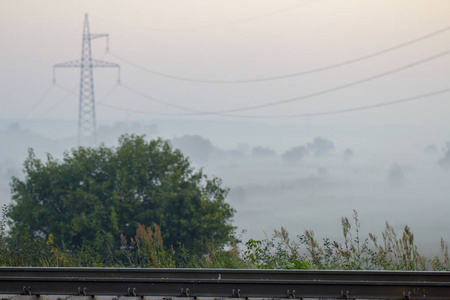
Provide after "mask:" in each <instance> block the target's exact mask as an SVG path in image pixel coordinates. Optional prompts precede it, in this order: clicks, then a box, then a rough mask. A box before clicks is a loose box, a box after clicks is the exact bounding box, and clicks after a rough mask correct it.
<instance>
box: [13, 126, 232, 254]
mask: <svg viewBox="0 0 450 300" xmlns="http://www.w3.org/2000/svg"><path fill="white" fill-rule="evenodd" d="M24 173H25V179H24V180H20V179H18V178H13V181H12V184H11V188H12V198H13V204H12V205H11V208H10V211H9V217H10V218H11V220H12V224H11V227H12V233H13V236H14V232H19V231H20V232H24V231H25V232H28V233H29V234H30V235H31V236H35V237H40V238H42V239H43V240H46V239H48V237H49V236H50V235H53V236H54V239H55V241H56V242H57V243H61V242H63V243H65V245H66V246H67V247H68V248H69V249H77V247H80V245H88V246H91V247H94V248H95V249H98V251H100V252H104V253H107V251H111V249H118V247H119V245H120V235H121V234H124V235H125V236H133V235H134V233H135V232H136V229H137V228H138V223H140V224H146V225H151V224H157V226H159V227H160V228H161V234H162V238H163V240H164V244H165V245H167V246H168V247H170V246H174V247H177V246H178V245H182V246H183V247H184V248H186V249H189V250H193V251H194V252H198V251H200V250H199V249H200V248H201V243H202V241H206V240H208V241H214V242H215V243H216V244H217V245H223V244H224V243H226V242H227V241H228V238H229V234H230V232H231V231H232V230H233V226H232V225H231V224H230V220H231V218H232V217H233V214H234V210H233V209H232V208H231V206H230V205H229V204H227V203H226V202H225V197H226V195H227V192H228V190H227V189H225V188H223V187H222V186H221V185H222V182H221V180H220V179H219V178H215V177H214V178H211V179H209V178H208V177H207V176H206V175H204V174H203V172H202V170H199V171H195V170H194V169H193V168H192V167H191V166H190V162H189V160H188V159H187V158H185V157H184V156H183V154H182V153H181V152H180V151H179V150H173V149H172V147H171V145H170V144H169V142H167V141H163V140H161V139H158V140H152V141H146V140H145V138H144V136H133V135H131V136H129V135H124V136H122V137H120V139H119V145H118V146H117V147H111V148H109V147H106V146H104V145H102V146H100V147H98V148H89V147H79V148H77V149H72V150H71V151H70V152H66V153H64V156H63V158H62V159H61V160H57V159H54V158H53V157H52V156H50V155H48V157H47V161H46V162H45V163H44V162H43V161H42V160H40V159H38V158H36V156H35V154H34V152H33V150H31V149H30V151H29V156H28V158H27V159H26V161H25V163H24Z"/></svg>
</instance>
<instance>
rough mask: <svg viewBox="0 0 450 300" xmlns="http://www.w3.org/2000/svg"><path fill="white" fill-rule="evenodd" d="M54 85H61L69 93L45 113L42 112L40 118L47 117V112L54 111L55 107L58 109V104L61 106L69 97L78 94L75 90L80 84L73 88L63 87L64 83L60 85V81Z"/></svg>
mask: <svg viewBox="0 0 450 300" xmlns="http://www.w3.org/2000/svg"><path fill="white" fill-rule="evenodd" d="M54 86H57V87H59V88H60V89H62V90H64V91H66V92H67V94H66V95H65V96H64V97H62V98H61V99H60V100H59V101H58V102H57V103H56V104H55V105H53V106H52V107H50V108H49V109H47V110H46V111H45V112H44V113H42V114H40V115H39V116H38V118H43V117H45V116H46V115H47V114H49V113H50V112H51V111H53V110H54V109H56V108H57V107H58V106H60V105H61V104H62V103H63V102H64V101H66V99H67V98H69V96H75V97H76V96H78V95H77V93H75V91H76V90H77V89H78V86H75V87H74V88H73V89H72V90H70V89H68V88H66V87H63V86H62V85H59V84H58V83H55V84H54Z"/></svg>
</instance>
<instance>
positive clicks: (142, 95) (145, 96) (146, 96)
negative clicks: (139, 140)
mask: <svg viewBox="0 0 450 300" xmlns="http://www.w3.org/2000/svg"><path fill="white" fill-rule="evenodd" d="M121 86H122V87H124V88H125V89H127V90H129V91H131V92H133V93H135V94H136V95H139V96H141V97H143V98H146V99H148V100H151V101H153V102H156V103H159V104H162V105H165V106H169V107H173V108H178V109H181V110H187V111H190V112H194V113H197V114H203V113H205V112H204V111H200V110H195V109H192V108H189V107H186V106H181V105H177V104H172V103H169V102H165V101H162V100H158V99H156V98H154V97H151V96H149V95H146V94H144V93H141V92H139V91H137V90H135V89H133V88H131V87H129V86H127V85H124V84H123V83H122V84H121Z"/></svg>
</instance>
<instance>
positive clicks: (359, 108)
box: [101, 88, 450, 119]
mask: <svg viewBox="0 0 450 300" xmlns="http://www.w3.org/2000/svg"><path fill="white" fill-rule="evenodd" d="M449 92H450V88H445V89H442V90H437V91H433V92H429V93H425V94H421V95H417V96H412V97H407V98H402V99H398V100H393V101H387V102H382V103H377V104H372V105H365V106H357V107H351V108H346V109H337V110H328V111H322V112H316V113H303V114H290V115H276V116H275V115H253V116H248V115H247V116H238V115H229V114H221V116H223V117H231V118H239V119H249V118H251V119H279V118H283V119H285V118H307V117H318V116H326V115H337V114H344V113H350V112H355V111H363V110H370V109H376V108H380V107H384V106H391V105H397V104H403V103H407V102H411V101H415V100H420V99H425V98H430V97H434V96H438V95H442V94H446V93H449ZM101 106H104V107H108V108H112V109H115V110H121V111H127V112H132V113H138V114H147V115H161V116H193V115H192V114H189V113H158V112H155V111H146V110H142V109H139V110H137V109H129V108H123V107H118V106H114V105H109V104H101Z"/></svg>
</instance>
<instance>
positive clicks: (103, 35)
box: [89, 33, 109, 40]
mask: <svg viewBox="0 0 450 300" xmlns="http://www.w3.org/2000/svg"><path fill="white" fill-rule="evenodd" d="M89 37H90V38H91V40H94V39H98V38H101V37H106V38H109V34H107V33H91V34H90V35H89Z"/></svg>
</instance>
